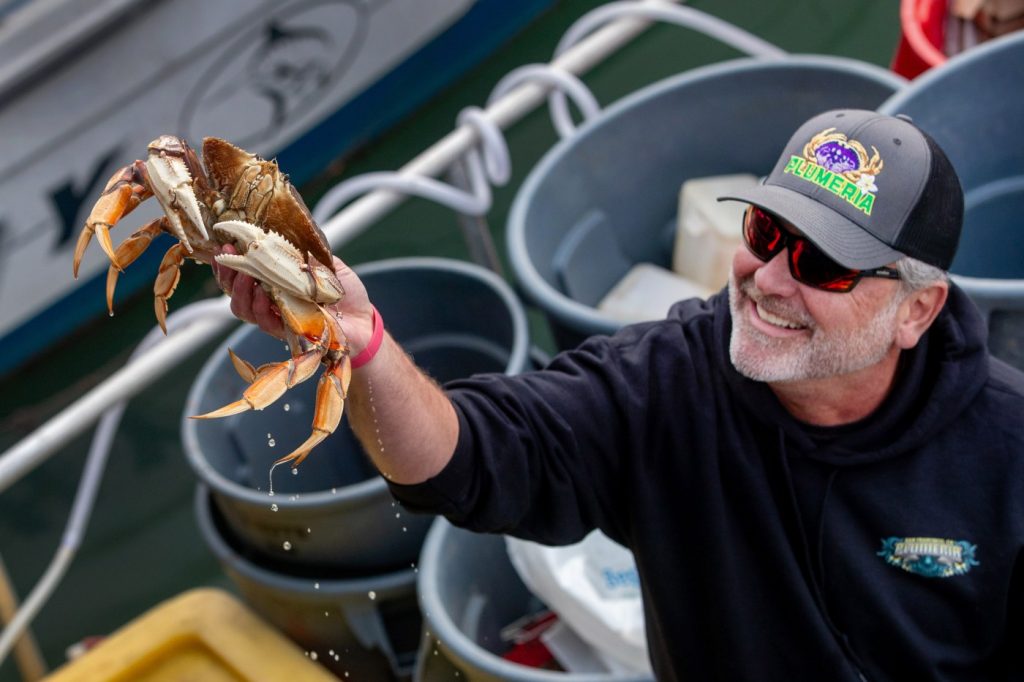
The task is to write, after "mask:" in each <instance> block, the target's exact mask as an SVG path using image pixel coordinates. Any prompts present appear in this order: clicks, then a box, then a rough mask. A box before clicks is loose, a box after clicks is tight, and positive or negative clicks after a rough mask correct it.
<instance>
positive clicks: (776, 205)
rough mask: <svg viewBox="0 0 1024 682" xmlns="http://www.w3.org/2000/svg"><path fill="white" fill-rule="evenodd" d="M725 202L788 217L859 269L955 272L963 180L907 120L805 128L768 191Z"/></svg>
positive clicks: (844, 117) (842, 118)
mask: <svg viewBox="0 0 1024 682" xmlns="http://www.w3.org/2000/svg"><path fill="white" fill-rule="evenodd" d="M724 200H738V201H745V202H748V203H751V204H754V205H756V206H758V207H760V208H762V209H764V210H766V211H768V212H770V213H774V214H775V215H777V216H779V217H780V218H783V219H785V220H788V221H789V222H791V223H793V225H795V226H796V227H797V228H798V229H799V230H800V231H801V232H803V233H804V234H805V235H806V236H807V238H808V239H810V240H811V241H812V242H814V243H815V244H816V245H817V246H818V247H819V248H821V249H822V250H823V251H824V252H825V253H827V254H828V255H829V256H830V257H832V258H833V259H834V260H836V261H837V262H839V263H841V264H842V265H845V266H846V267H848V268H855V269H858V270H863V269H868V268H876V267H881V266H883V265H886V264H888V263H892V262H894V261H896V260H899V259H900V258H901V257H902V256H910V257H912V258H917V259H918V260H922V261H924V262H925V263H929V264H930V265H934V266H936V267H939V268H942V269H943V270H948V269H949V266H950V264H951V263H952V262H953V256H954V255H955V254H956V247H957V243H958V242H959V240H960V228H961V225H962V224H963V214H964V196H963V190H962V189H961V187H960V180H959V178H957V175H956V171H954V170H953V165H952V164H951V163H950V162H949V159H948V158H946V155H945V153H944V152H943V151H942V149H940V148H939V146H938V144H936V143H935V141H934V140H932V139H931V138H930V137H929V136H928V135H926V134H925V133H924V132H922V131H921V130H920V129H919V128H918V127H917V126H915V125H914V124H913V123H912V122H911V121H910V119H909V118H907V117H904V116H886V115H884V114H879V113H877V112H874V111H863V110H859V109H839V110H835V111H827V112H825V113H823V114H819V115H817V116H815V117H814V118H812V119H811V120H809V121H807V122H806V123H804V124H803V125H802V126H800V129H799V130H797V131H796V133H795V134H794V135H793V137H792V138H791V139H790V140H789V143H788V144H787V145H786V147H785V149H784V150H783V153H782V156H781V158H779V161H778V163H777V164H776V165H775V168H774V169H773V170H772V172H771V174H770V175H769V176H768V177H767V178H765V180H764V182H763V183H762V184H760V185H758V186H756V187H752V188H751V189H749V190H746V191H743V192H737V193H736V194H733V195H730V196H725V197H719V201H724Z"/></svg>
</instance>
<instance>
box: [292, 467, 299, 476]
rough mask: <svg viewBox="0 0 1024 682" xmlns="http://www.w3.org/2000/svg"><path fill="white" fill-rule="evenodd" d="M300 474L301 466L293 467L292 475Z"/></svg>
mask: <svg viewBox="0 0 1024 682" xmlns="http://www.w3.org/2000/svg"><path fill="white" fill-rule="evenodd" d="M298 475H299V467H292V476H298Z"/></svg>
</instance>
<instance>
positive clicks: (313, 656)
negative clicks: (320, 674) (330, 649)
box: [309, 651, 317, 661]
mask: <svg viewBox="0 0 1024 682" xmlns="http://www.w3.org/2000/svg"><path fill="white" fill-rule="evenodd" d="M309 657H310V658H312V659H313V660H314V661H315V660H316V659H317V655H316V652H315V651H310V652H309Z"/></svg>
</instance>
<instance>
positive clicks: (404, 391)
mask: <svg viewBox="0 0 1024 682" xmlns="http://www.w3.org/2000/svg"><path fill="white" fill-rule="evenodd" d="M224 250H225V252H226V253H230V252H232V251H233V249H232V247H231V246H225V247H224ZM334 269H335V272H336V273H337V275H338V279H339V281H340V282H341V284H342V286H343V287H344V289H345V297H344V298H343V299H342V300H341V301H340V302H339V303H338V304H337V305H336V306H335V307H334V309H335V310H336V312H337V314H338V319H339V321H340V323H341V326H342V329H343V330H344V331H345V334H346V336H347V337H348V342H349V346H350V348H351V352H352V356H353V357H354V356H356V355H358V354H359V353H360V351H362V350H363V349H364V348H365V347H366V346H367V344H369V342H370V339H371V337H372V334H373V308H372V307H371V305H370V300H369V298H368V296H367V293H366V288H365V287H364V286H363V283H362V282H361V281H360V280H359V277H358V276H357V275H356V274H355V273H354V272H353V271H352V270H351V269H350V268H349V267H348V266H347V265H345V264H344V263H343V262H342V261H341V260H340V259H338V258H335V259H334ZM214 274H215V276H216V277H217V281H218V282H219V283H220V285H221V289H223V290H224V292H225V293H227V294H229V295H230V296H231V311H232V312H233V313H234V314H235V315H236V316H237V317H238V318H239V319H242V320H244V321H246V322H251V323H253V324H256V325H258V326H259V327H260V329H262V330H263V331H265V332H267V333H268V334H271V335H273V336H276V337H278V338H283V336H284V327H283V326H282V324H281V318H280V315H279V313H278V312H277V311H276V310H275V308H274V306H273V304H272V303H271V301H270V298H269V297H268V296H267V295H266V293H265V292H264V291H263V289H262V288H261V287H260V286H258V285H257V284H256V282H255V280H253V278H252V277H249V276H248V275H243V274H239V273H236V272H235V271H233V270H230V269H229V268H225V267H223V266H218V265H216V264H215V265H214ZM346 410H347V412H348V417H349V423H350V424H351V425H352V429H353V431H355V434H356V436H357V437H358V438H359V441H360V442H361V443H362V445H363V447H364V448H365V450H366V452H367V453H368V454H369V455H370V457H371V458H372V459H373V463H374V465H375V466H376V467H377V469H378V470H379V471H380V472H381V473H382V474H383V475H384V476H385V477H386V478H387V479H389V480H391V481H394V482H396V483H420V482H422V481H425V480H426V479H428V478H430V477H431V476H433V475H434V474H436V473H437V472H439V471H440V470H441V469H442V468H443V467H444V465H445V464H447V463H448V460H449V459H450V458H451V456H452V453H453V452H454V450H455V443H456V440H457V438H458V431H459V424H458V419H457V417H456V416H455V409H454V408H453V407H452V404H451V402H450V401H449V400H448V397H447V396H446V395H445V394H444V391H442V390H441V388H440V387H439V386H438V385H437V384H436V383H435V382H434V381H433V380H432V379H431V378H430V377H428V376H427V375H426V374H424V373H423V372H422V371H421V370H420V369H419V368H418V367H416V365H414V364H413V362H412V360H411V359H410V358H409V356H408V355H406V354H405V352H404V351H403V350H402V348H401V347H400V346H399V345H398V343H397V342H395V340H394V339H392V338H391V335H390V334H388V333H387V332H385V333H384V339H383V341H382V343H381V346H380V349H379V350H378V351H377V353H376V354H375V355H374V356H373V359H372V360H370V361H369V362H367V363H366V364H365V365H363V366H362V367H359V368H358V369H355V370H354V371H353V374H352V384H351V385H350V386H349V392H348V396H347V399H346Z"/></svg>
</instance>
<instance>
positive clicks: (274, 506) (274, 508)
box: [270, 502, 277, 512]
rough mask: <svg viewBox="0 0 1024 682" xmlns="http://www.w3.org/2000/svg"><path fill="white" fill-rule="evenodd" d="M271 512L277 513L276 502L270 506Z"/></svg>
mask: <svg viewBox="0 0 1024 682" xmlns="http://www.w3.org/2000/svg"><path fill="white" fill-rule="evenodd" d="M270 511H275V512H276V511H277V503H276V502H275V503H274V504H272V505H270Z"/></svg>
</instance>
